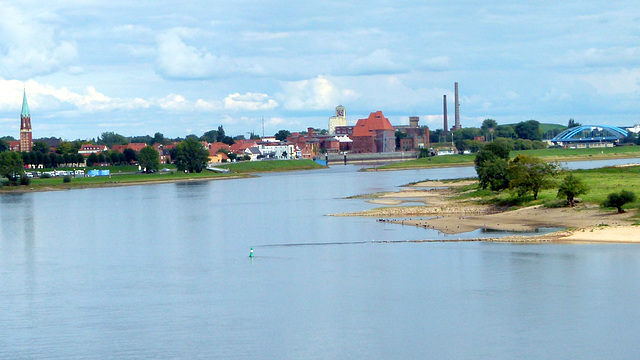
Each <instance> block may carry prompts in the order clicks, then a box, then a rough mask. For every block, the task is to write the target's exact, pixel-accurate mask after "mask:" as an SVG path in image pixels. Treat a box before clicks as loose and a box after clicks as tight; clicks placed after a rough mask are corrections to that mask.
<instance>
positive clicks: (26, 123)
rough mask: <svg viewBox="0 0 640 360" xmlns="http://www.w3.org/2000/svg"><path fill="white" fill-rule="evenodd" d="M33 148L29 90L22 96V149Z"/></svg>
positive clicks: (29, 149) (20, 148) (28, 149)
mask: <svg viewBox="0 0 640 360" xmlns="http://www.w3.org/2000/svg"><path fill="white" fill-rule="evenodd" d="M32 148H33V134H32V133H31V114H30V113H29V105H28V104H27V92H26V90H25V92H24V94H23V96H22V112H21V113H20V146H19V150H20V151H31V149H32Z"/></svg>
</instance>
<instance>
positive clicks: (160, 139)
mask: <svg viewBox="0 0 640 360" xmlns="http://www.w3.org/2000/svg"><path fill="white" fill-rule="evenodd" d="M153 143H154V144H163V145H164V135H163V134H162V133H160V132H157V133H155V134H154V135H153ZM152 145H153V144H152Z"/></svg>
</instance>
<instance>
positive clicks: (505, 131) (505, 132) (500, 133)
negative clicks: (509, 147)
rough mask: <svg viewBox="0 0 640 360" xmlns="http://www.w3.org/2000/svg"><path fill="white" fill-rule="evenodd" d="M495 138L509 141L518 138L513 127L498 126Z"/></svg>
mask: <svg viewBox="0 0 640 360" xmlns="http://www.w3.org/2000/svg"><path fill="white" fill-rule="evenodd" d="M493 135H494V137H495V138H496V139H497V138H500V137H502V138H507V139H515V138H517V137H518V135H517V134H516V132H515V130H514V129H513V126H511V125H498V127H496V130H495V131H494V133H493Z"/></svg>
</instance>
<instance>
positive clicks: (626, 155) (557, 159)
mask: <svg viewBox="0 0 640 360" xmlns="http://www.w3.org/2000/svg"><path fill="white" fill-rule="evenodd" d="M444 156H446V155H444ZM540 158H541V159H543V160H546V161H549V162H572V161H603V160H618V159H634V158H637V159H638V160H639V161H640V153H619V154H607V155H601V156H598V154H596V156H593V154H591V155H586V156H585V155H573V156H571V155H567V156H546V157H540ZM418 159H420V158H418ZM414 160H415V159H414ZM407 162H408V161H406V160H405V161H403V162H400V163H399V164H406V163H407ZM386 165H389V164H386ZM386 165H381V168H375V167H373V168H366V169H362V170H360V171H397V170H421V169H431V168H434V169H435V168H449V167H473V166H475V164H474V163H473V161H470V162H458V163H445V164H420V165H416V166H405V167H403V166H397V167H396V166H394V167H385V166H386ZM636 165H640V162H639V163H637V164H636Z"/></svg>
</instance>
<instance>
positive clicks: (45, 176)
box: [40, 173, 51, 179]
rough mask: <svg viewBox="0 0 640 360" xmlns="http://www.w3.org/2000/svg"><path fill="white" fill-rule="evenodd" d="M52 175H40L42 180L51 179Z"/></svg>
mask: <svg viewBox="0 0 640 360" xmlns="http://www.w3.org/2000/svg"><path fill="white" fill-rule="evenodd" d="M50 178H51V175H49V174H47V173H42V175H40V179H50Z"/></svg>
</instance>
